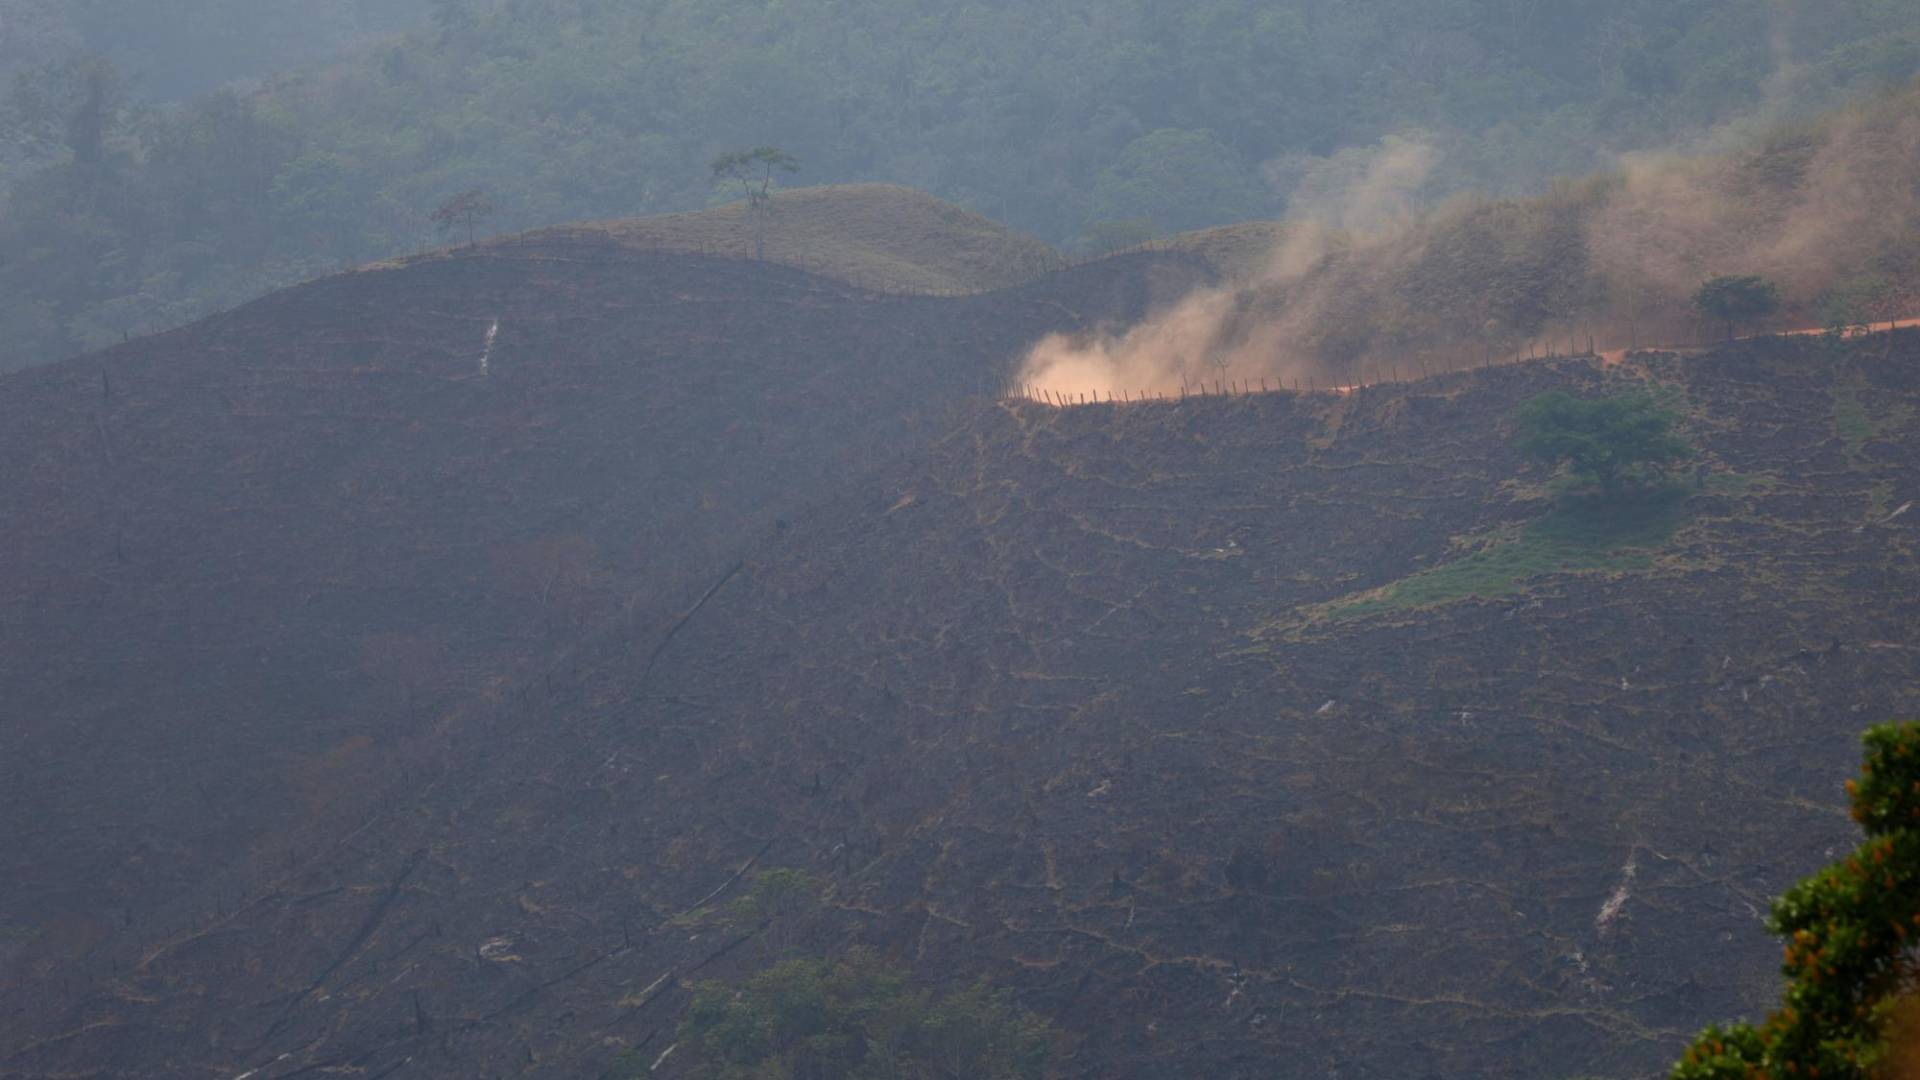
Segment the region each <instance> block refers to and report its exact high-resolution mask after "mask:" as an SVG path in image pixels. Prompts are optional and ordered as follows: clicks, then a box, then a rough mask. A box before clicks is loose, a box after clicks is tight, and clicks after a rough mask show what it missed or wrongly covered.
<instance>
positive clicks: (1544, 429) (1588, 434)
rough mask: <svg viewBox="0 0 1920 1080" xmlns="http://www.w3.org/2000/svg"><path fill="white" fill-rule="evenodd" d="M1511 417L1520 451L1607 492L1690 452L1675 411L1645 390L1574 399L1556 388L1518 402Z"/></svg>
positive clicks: (1661, 471) (1654, 474)
mask: <svg viewBox="0 0 1920 1080" xmlns="http://www.w3.org/2000/svg"><path fill="white" fill-rule="evenodd" d="M1514 421H1515V423H1516V425H1517V427H1518V436H1519V437H1518V439H1517V440H1516V442H1515V446H1516V448H1517V449H1519V451H1520V453H1521V455H1522V456H1524V457H1527V458H1529V459H1532V460H1534V461H1538V462H1542V463H1544V464H1547V465H1549V466H1554V467H1558V466H1560V465H1565V466H1566V468H1567V472H1568V473H1569V474H1571V475H1572V476H1573V477H1574V478H1575V479H1578V480H1585V481H1588V482H1590V483H1594V484H1597V485H1599V487H1600V490H1601V491H1602V492H1603V493H1605V494H1606V495H1608V496H1613V495H1617V494H1619V493H1620V492H1621V490H1622V489H1624V488H1625V487H1627V486H1628V485H1630V484H1634V483H1639V482H1648V481H1658V480H1661V479H1664V478H1665V476H1666V467H1667V466H1668V465H1671V464H1674V463H1675V462H1679V461H1684V460H1686V459H1687V458H1690V457H1692V456H1693V447H1692V445H1690V444H1689V443H1688V442H1687V441H1686V440H1685V439H1683V438H1681V437H1680V436H1679V435H1677V434H1675V433H1674V430H1673V429H1674V426H1675V425H1676V424H1677V423H1678V422H1679V416H1678V415H1677V414H1676V413H1675V412H1674V411H1673V410H1672V409H1670V408H1668V407H1666V406H1665V405H1662V404H1660V403H1659V402H1657V401H1655V400H1654V399H1653V398H1651V397H1649V396H1648V395H1646V394H1640V393H1627V394H1615V395H1613V396H1611V397H1602V398H1577V397H1574V396H1573V395H1571V394H1566V393H1562V392H1560V391H1557V390H1556V391H1553V392H1550V393H1545V394H1541V395H1539V396H1537V397H1534V398H1532V399H1531V400H1529V401H1528V402H1527V403H1526V404H1524V405H1522V406H1520V408H1519V410H1518V411H1517V412H1516V413H1514Z"/></svg>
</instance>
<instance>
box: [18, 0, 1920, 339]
mask: <svg viewBox="0 0 1920 1080" xmlns="http://www.w3.org/2000/svg"><path fill="white" fill-rule="evenodd" d="M176 8H178V9H181V10H180V11H174V9H176ZM188 9H191V10H190V12H189V10H188ZM295 9H298V10H300V11H303V12H308V14H305V15H302V16H300V18H298V19H294V18H287V17H283V16H284V15H285V14H286V12H290V11H294V10H295ZM1910 9H1911V5H1910V4H1909V3H1906V2H1904V0H1831V2H1826V3H1822V4H1819V5H1814V4H1810V3H1808V4H1793V3H1789V2H1786V0H1678V2H1676V0H1622V2H1620V3H1614V4H1608V5H1593V4H1588V3H1583V2H1578V0H1445V2H1436V0H1359V2H1348V0H1339V2H1336V0H1278V2H1273V0H1268V2H1260V3H1255V2H1253V0H1210V2H1204V3H1195V4H1185V5H1177V6H1169V5H1164V4H1152V3H1148V2H1146V0H1079V2H1074V3H1066V4H1061V3H1047V4H1041V3H1035V2H1031V0H1000V2H995V3H975V4H959V5H953V4H932V3H927V2H924V0H889V2H885V3H881V2H877V0H792V2H778V0H772V2H769V0H757V2H752V0H708V2H705V3H699V4H694V3H686V2H675V0H436V2H434V3H432V4H431V5H430V11H429V12H428V13H427V16H426V17H423V18H421V19H420V21H419V23H418V25H417V26H416V28H415V29H413V30H411V31H408V32H406V33H404V34H401V33H392V34H389V35H387V36H385V37H379V38H374V39H368V38H367V36H366V35H368V34H372V33H375V32H378V31H381V30H383V29H386V28H388V27H390V26H392V25H394V24H395V23H396V22H398V21H402V20H403V17H405V16H407V15H409V14H412V13H413V12H412V10H411V9H409V8H408V6H407V5H392V4H374V3H372V2H371V0H366V2H358V3H342V4H327V5H313V4H306V5H300V4H295V3H293V2H292V0H285V2H279V0H276V2H275V3H272V4H257V3H256V4H242V3H239V2H237V0H234V2H228V3H223V4H219V5H208V4H205V3H196V4H184V3H181V2H178V0H174V2H166V3H162V2H148V3H144V4H140V5H129V4H127V3H125V2H124V0H121V2H118V3H115V2H113V0H86V2H77V3H76V2H61V3H57V4H54V3H48V2H45V0H41V2H37V3H36V2H35V0H24V2H23V0H0V26H4V27H6V29H7V33H6V34H5V35H3V36H0V38H3V39H4V42H5V43H4V44H0V67H4V68H6V69H8V70H11V71H12V72H13V76H14V78H13V85H12V88H11V90H10V91H9V93H8V96H7V99H6V106H5V109H4V119H3V120H0V180H3V181H4V182H5V186H6V189H7V190H6V196H5V200H4V203H0V341H4V342H5V343H6V344H5V347H4V348H3V349H0V368H4V367H11V366H20V365H23V364H27V363H33V362H38V361H43V360H48V359H53V358H55V357H58V356H61V355H65V354H68V353H71V352H74V351H77V350H81V349H86V348H91V347H97V346H100V345H103V344H106V343H109V342H116V341H119V340H120V339H121V338H122V337H123V336H124V335H127V334H132V333H142V332H147V331H151V330H155V329H159V328H163V327H167V326H171V325H177V324H179V323H181V322H183V321H186V320H189V319H191V318H194V317H196V316H198V315H202V314H205V313H208V312H210V311H212V310H216V309H218V308H220V307H224V306H227V305H230V304H232V303H234V302H237V301H239V300H242V299H245V298H247V297H250V296H253V295H257V294H259V293H261V292H264V291H266V290H268V289H270V288H273V287H276V286H279V285H283V284H286V283H289V282H292V281H296V280H300V279H303V278H306V277H311V276H314V275H316V274H320V273H324V272H327V271H329V270H333V269H336V268H339V267H341V266H343V265H350V264H353V263H357V262H361V261H365V260H369V259H373V258H378V257H381V256H385V255H389V254H393V253H396V252H401V251H407V250H412V249H415V248H417V247H419V246H421V245H423V244H427V243H431V242H435V240H436V236H437V234H436V232H435V230H434V229H433V227H432V223H431V220H430V218H431V214H432V212H433V210H434V209H435V208H436V207H437V206H438V205H440V203H441V202H442V200H444V199H445V198H446V197H447V196H448V195H450V194H452V193H454V192H459V191H465V190H471V189H480V190H483V191H484V192H486V194H487V196H488V197H489V200H490V202H491V204H492V206H493V207H494V208H495V212H494V214H493V216H492V218H491V220H490V222H489V226H490V227H491V228H492V229H495V230H511V229H518V228H522V227H526V226H530V225H536V224H547V223H554V222H560V221H566V220H575V219H582V218H594V217H613V216H630V215H636V214H646V213H656V212H661V211H668V210H680V209H687V208H692V207H697V206H700V205H704V204H706V203H708V202H709V201H711V200H713V199H714V198H716V197H717V196H716V194H715V192H714V189H713V188H712V186H711V184H710V183H709V177H708V173H707V169H706V163H707V162H708V160H709V159H710V158H711V157H712V156H713V155H714V154H715V153H716V152H719V151H722V150H727V149H732V148H736V147H742V146H753V145H762V144H771V145H778V146H781V147H784V148H785V149H787V150H789V151H791V152H793V153H794V154H795V155H797V156H798V158H799V159H800V161H801V163H802V165H803V167H804V171H803V172H802V173H801V175H800V180H802V181H804V182H806V183H833V182H841V181H851V180H869V179H871V180H888V181H893V182H897V183H903V184H908V185H912V186H915V187H920V188H924V189H926V190H928V191H931V192H934V193H936V194H939V195H941V196H944V197H946V198H949V199H953V200H955V201H957V202H960V203H962V204H964V205H966V206H969V207H971V208H973V209H976V210H979V211H981V212H983V213H986V214H988V215H991V216H993V217H996V218H999V219H1000V220H1003V221H1006V222H1009V223H1011V224H1013V225H1016V226H1018V227H1020V228H1023V229H1026V230H1029V231H1032V232H1034V233H1036V234H1038V235H1040V236H1042V237H1044V238H1045V239H1047V240H1049V241H1052V242H1054V243H1057V244H1061V245H1063V246H1067V247H1070V248H1077V249H1080V250H1086V249H1088V248H1090V247H1096V246H1099V245H1100V244H1102V243H1105V242H1108V241H1110V240H1111V239H1112V238H1133V237H1138V236H1142V235H1149V234H1151V233H1153V232H1156V231H1159V232H1165V231H1177V230H1182V229H1189V228H1194V227H1197V226H1203V225H1208V224H1214V223H1220V222H1225V221H1231V220H1236V219H1245V218H1253V217H1263V216H1273V215H1277V214H1280V213H1283V212H1285V210H1286V209H1287V206H1288V204H1289V201H1290V199H1291V198H1292V197H1293V196H1294V195H1295V193H1296V192H1300V191H1314V190H1320V189H1324V188H1326V187H1328V186H1330V185H1331V186H1338V184H1339V183H1340V179H1341V178H1342V177H1344V176H1350V175H1359V174H1360V173H1361V172H1363V171H1364V169H1365V166H1366V162H1367V160H1368V156H1369V153H1370V151H1369V149H1368V148H1369V147H1372V146H1374V145H1376V144H1378V143H1379V142H1380V141H1381V140H1382V139H1383V138H1386V137H1388V136H1391V135H1395V134H1396V133H1407V132H1418V133H1420V137H1421V138H1422V140H1423V141H1424V142H1425V143H1427V144H1429V145H1431V147H1432V148H1433V149H1434V151H1435V154H1434V161H1435V165H1434V166H1433V168H1432V169H1431V172H1430V174H1429V175H1428V176H1427V178H1426V181H1425V186H1424V188H1423V189H1422V191H1421V194H1422V195H1424V196H1425V197H1428V198H1433V197H1438V196H1441V195H1444V194H1447V193H1451V192H1455V191H1461V190H1477V191H1482V192H1487V193H1494V194H1500V193H1512V192H1523V191H1529V190H1534V189H1537V188H1539V187H1540V186H1542V185H1543V184H1544V183H1545V181H1546V180H1547V179H1548V178H1550V177H1553V176H1556V175H1564V174H1567V173H1577V172H1583V171H1587V170H1590V169H1593V168H1596V167H1600V166H1604V165H1605V164H1606V163H1607V162H1608V161H1609V160H1610V159H1611V156H1612V155H1613V154H1615V153H1617V152H1619V151H1621V150H1626V149H1633V148H1640V147H1648V146H1658V145H1666V144H1671V143H1673V142H1675V141H1684V140H1691V139H1696V138H1699V137H1701V136H1703V135H1705V134H1706V133H1708V132H1712V131H1715V130H1718V129H1722V128H1723V127H1724V125H1727V124H1729V123H1730V122H1733V121H1736V120H1740V119H1743V118H1744V119H1748V120H1757V121H1762V122H1769V121H1774V120H1778V119H1780V118H1782V117H1783V116H1785V115H1787V114H1789V113H1791V112H1793V111H1796V110H1803V109H1808V108H1815V107H1820V106H1824V105H1828V104H1831V103H1833V102H1835V101H1837V100H1841V99H1843V98H1846V97H1849V96H1853V95H1857V94H1859V93H1863V92H1866V91H1869V90H1871V89H1872V88H1875V87H1878V86H1882V85H1887V84H1891V83H1895V82H1899V81H1902V80H1905V79H1907V78H1910V77H1911V76H1912V75H1913V74H1914V73H1915V72H1916V71H1920V26H1916V25H1915V23H1914V22H1913V20H1912V19H1911V10H1910ZM129 12H132V13H134V15H130V14H129ZM189 14H190V15H191V17H189ZM136 15H137V17H135V16H136ZM352 41H361V42H362V44H360V45H358V46H357V47H356V48H355V49H354V50H353V51H352V52H350V53H347V54H345V55H344V56H342V57H340V58H337V59H330V60H324V61H315V62H314V63H310V64H308V65H307V66H303V67H300V66H296V67H292V68H290V69H288V70H287V71H284V72H283V73H281V74H278V75H275V76H273V77H272V78H270V79H268V80H266V81H264V82H261V83H259V84H257V85H256V84H253V83H240V84H234V83H232V82H231V81H230V80H233V79H240V78H246V77H250V76H257V75H259V74H261V73H260V72H259V71H257V70H249V67H250V66H253V65H258V64H261V63H269V64H277V63H283V62H284V63H287V64H292V63H294V62H296V61H299V60H302V59H305V58H307V57H311V56H313V55H315V50H322V51H324V49H326V48H329V47H339V46H342V45H344V44H346V43H348V42H352ZM210 81H215V82H219V83H222V84H223V85H221V86H219V87H218V88H216V89H212V90H208V91H207V92H204V93H200V94H198V95H197V96H194V97H191V98H190V99H188V100H185V101H184V102H180V103H176V104H171V105H167V104H159V102H164V101H165V100H167V99H168V98H169V97H170V96H173V95H178V94H181V93H185V92H188V91H191V90H197V89H201V88H203V87H205V86H206V85H207V84H208V83H209V82H210Z"/></svg>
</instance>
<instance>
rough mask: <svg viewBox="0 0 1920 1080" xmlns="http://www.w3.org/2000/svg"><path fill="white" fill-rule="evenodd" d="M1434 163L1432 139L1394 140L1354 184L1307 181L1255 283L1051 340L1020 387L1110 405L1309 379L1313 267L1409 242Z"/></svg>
mask: <svg viewBox="0 0 1920 1080" xmlns="http://www.w3.org/2000/svg"><path fill="white" fill-rule="evenodd" d="M1438 156H1439V155H1438V151H1436V150H1435V149H1434V147H1433V144H1432V143H1431V142H1430V141H1428V140H1425V139H1422V138H1418V137H1408V136H1392V137H1389V138H1387V139H1386V140H1384V141H1383V142H1381V143H1380V144H1379V145H1378V146H1377V147H1375V148H1373V149H1372V151H1371V152H1370V153H1368V154H1367V156H1366V158H1365V163H1364V166H1363V167H1362V168H1361V169H1360V170H1359V172H1358V176H1357V177H1356V178H1354V179H1353V181H1352V182H1351V183H1350V184H1346V185H1344V186H1334V185H1332V184H1330V183H1329V182H1328V181H1329V180H1332V179H1334V177H1330V176H1327V175H1325V174H1322V175H1319V176H1308V177H1306V178H1305V179H1304V180H1303V181H1302V182H1301V184H1300V186H1299V187H1298V188H1297V189H1296V195H1295V198H1294V201H1293V205H1292V206H1291V207H1290V209H1289V214H1288V217H1287V220H1286V222H1285V225H1284V229H1283V232H1282V238H1281V240H1280V241H1279V243H1278V244H1277V245H1276V246H1275V247H1274V250H1273V253H1272V254H1271V255H1270V256H1269V257H1268V258H1267V260H1266V265H1265V267H1264V269H1263V270H1262V271H1261V272H1260V273H1259V274H1258V275H1256V277H1255V279H1254V280H1253V281H1251V282H1242V283H1237V284H1235V285H1222V286H1217V287H1212V288H1206V289H1200V290H1197V291H1195V292H1193V293H1190V294H1188V295H1187V296H1186V297H1185V298H1183V299H1182V300H1180V301H1178V302H1177V303H1175V304H1174V305H1173V306H1172V307H1171V308H1169V309H1167V310H1165V311H1162V312H1159V313H1157V314H1155V315H1152V316H1150V317H1149V318H1148V319H1147V320H1146V321H1144V322H1142V323H1140V324H1139V325H1137V326H1134V327H1132V328H1130V329H1127V330H1124V331H1120V332H1095V333H1093V334H1081V335H1067V334H1054V335H1050V336H1048V337H1046V338H1043V339H1042V340H1041V341H1040V342H1039V343H1038V344H1036V345H1035V346H1034V347H1033V349H1032V350H1031V351H1030V352H1029V353H1028V355H1027V359H1026V362H1025V364H1024V365H1023V367H1022V371H1021V375H1020V377H1019V382H1020V383H1021V384H1022V385H1023V386H1025V387H1027V388H1029V390H1030V392H1033V393H1038V394H1045V393H1049V392H1054V393H1063V394H1064V393H1069V392H1071V393H1089V394H1099V395H1102V396H1106V397H1114V396H1120V395H1126V394H1140V393H1148V394H1177V393H1181V392H1183V391H1184V390H1186V389H1187V388H1189V387H1199V386H1205V385H1209V384H1211V383H1213V382H1224V381H1227V380H1239V381H1246V382H1251V381H1254V380H1260V379H1269V380H1273V381H1275V382H1285V381H1286V380H1288V379H1299V378H1302V377H1310V374H1311V373H1312V372H1313V371H1314V370H1316V365H1315V364H1314V363H1313V362H1312V361H1311V358H1310V357H1307V356H1304V355H1301V354H1299V353H1298V352H1296V351H1295V350H1294V349H1293V348H1292V347H1291V344H1290V343H1291V341H1292V340H1293V338H1294V337H1295V336H1296V334H1297V332H1298V327H1299V325H1300V324H1301V323H1302V322H1303V321H1304V320H1306V319H1308V318H1310V317H1311V315H1310V308H1311V306H1312V305H1311V300H1310V297H1309V296H1305V295H1301V294H1302V293H1303V292H1307V293H1310V292H1311V291H1312V290H1311V284H1312V274H1313V271H1314V269H1315V268H1316V267H1318V266H1319V265H1320V264H1321V263H1322V262H1323V261H1324V260H1325V259H1326V258H1327V257H1328V256H1329V255H1330V254H1331V253H1333V252H1334V251H1336V250H1340V251H1343V252H1346V253H1348V254H1351V253H1353V252H1355V251H1358V250H1364V249H1367V248H1370V247H1373V246H1376V245H1380V244H1384V243H1386V242H1387V241H1388V240H1390V239H1391V238H1393V237H1396V236H1399V235H1402V234H1403V233H1404V232H1405V231H1406V230H1407V228H1408V226H1409V225H1410V224H1411V223H1412V222H1413V221H1414V220H1415V219H1416V209H1415V205H1414V193H1415V192H1416V191H1418V190H1419V188H1420V186H1421V185H1422V184H1423V183H1424V182H1425V181H1426V178H1427V175H1428V173H1429V172H1431V170H1432V169H1433V166H1434V164H1435V162H1436V161H1437V160H1438Z"/></svg>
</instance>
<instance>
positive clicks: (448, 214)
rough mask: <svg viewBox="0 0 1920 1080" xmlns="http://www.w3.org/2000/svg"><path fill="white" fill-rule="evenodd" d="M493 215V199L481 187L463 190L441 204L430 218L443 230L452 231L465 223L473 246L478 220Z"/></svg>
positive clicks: (468, 244)
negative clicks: (474, 229)
mask: <svg viewBox="0 0 1920 1080" xmlns="http://www.w3.org/2000/svg"><path fill="white" fill-rule="evenodd" d="M491 216H493V200H491V199H489V198H487V193H486V192H484V191H481V190H480V189H479V188H474V189H473V190H472V191H463V192H461V193H460V194H458V195H455V196H453V197H452V198H450V199H448V200H447V201H446V202H443V203H441V204H440V208H439V209H438V210H435V211H434V212H433V217H432V218H431V219H430V220H431V221H432V222H433V223H434V224H435V225H438V226H439V227H440V231H441V232H443V233H444V232H450V231H451V230H452V229H453V227H454V226H455V225H464V226H466V230H467V246H468V247H472V246H473V237H474V232H473V227H474V225H475V224H476V223H477V222H481V221H485V220H486V219H487V218H489V217H491Z"/></svg>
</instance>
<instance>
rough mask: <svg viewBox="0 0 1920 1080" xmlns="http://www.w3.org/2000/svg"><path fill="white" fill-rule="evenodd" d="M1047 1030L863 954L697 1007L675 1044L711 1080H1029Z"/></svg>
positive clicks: (804, 968) (799, 966)
mask: <svg viewBox="0 0 1920 1080" xmlns="http://www.w3.org/2000/svg"><path fill="white" fill-rule="evenodd" d="M1050 1038H1051V1029H1050V1027H1049V1026H1048V1025H1047V1024H1046V1022H1044V1021H1042V1020H1040V1019H1037V1018H1035V1017H1033V1016H1032V1015H1030V1014H1028V1013H1025V1012H1023V1011H1021V1010H1020V1009H1019V1008H1018V1007H1017V1006H1015V1005H1014V1004H1013V1001H1012V996H1011V994H1010V993H1009V992H1008V991H1005V990H999V991H996V990H992V989H989V988H988V987H987V986H986V984H985V983H979V984H976V985H974V986H972V987H969V988H967V989H964V990H959V991H956V992H954V993H952V994H948V995H946V996H944V997H938V998H936V997H934V996H932V995H930V994H929V993H927V992H926V991H924V990H915V989H913V988H912V987H911V986H909V985H908V982H907V977H906V975H905V974H904V973H903V972H900V971H897V970H894V969H892V968H888V967H885V966H883V965H881V964H880V963H878V962H877V961H875V960H874V959H873V958H871V957H870V956H867V955H865V954H858V953H856V954H854V955H852V956H849V957H848V958H846V959H843V960H837V961H826V960H818V959H811V958H796V959H791V960H786V961H783V962H782V963H780V964H777V965H775V966H774V967H771V968H769V969H767V970H766V971H763V972H761V973H759V974H758V975H755V976H754V977H753V978H751V979H749V980H748V981H747V982H746V984H745V985H743V986H740V987H737V988H736V987H734V986H730V985H727V984H725V983H719V982H710V983H706V984H704V985H702V986H701V987H700V988H699V991H698V992H697V994H696V995H695V997H694V1000H693V1006H692V1008H691V1010H690V1013H689V1015H688V1018H687V1021H686V1023H685V1024H684V1025H682V1027H681V1030H680V1043H681V1045H682V1046H683V1047H684V1048H685V1050H686V1051H688V1052H690V1053H691V1054H692V1055H693V1056H694V1057H696V1058H697V1059H698V1061H699V1073H698V1075H700V1076H702V1077H704V1078H707V1080H747V1078H752V1080H814V1078H819V1080H825V1078H828V1077H832V1078H836V1080H838V1078H846V1080H882V1078H886V1080H895V1078H898V1080H918V1078H926V1080H933V1078H935V1077H967V1078H969V1080H1032V1078H1038V1077H1041V1076H1044V1075H1046V1067H1047V1062H1048V1058H1049V1053H1050Z"/></svg>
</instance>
